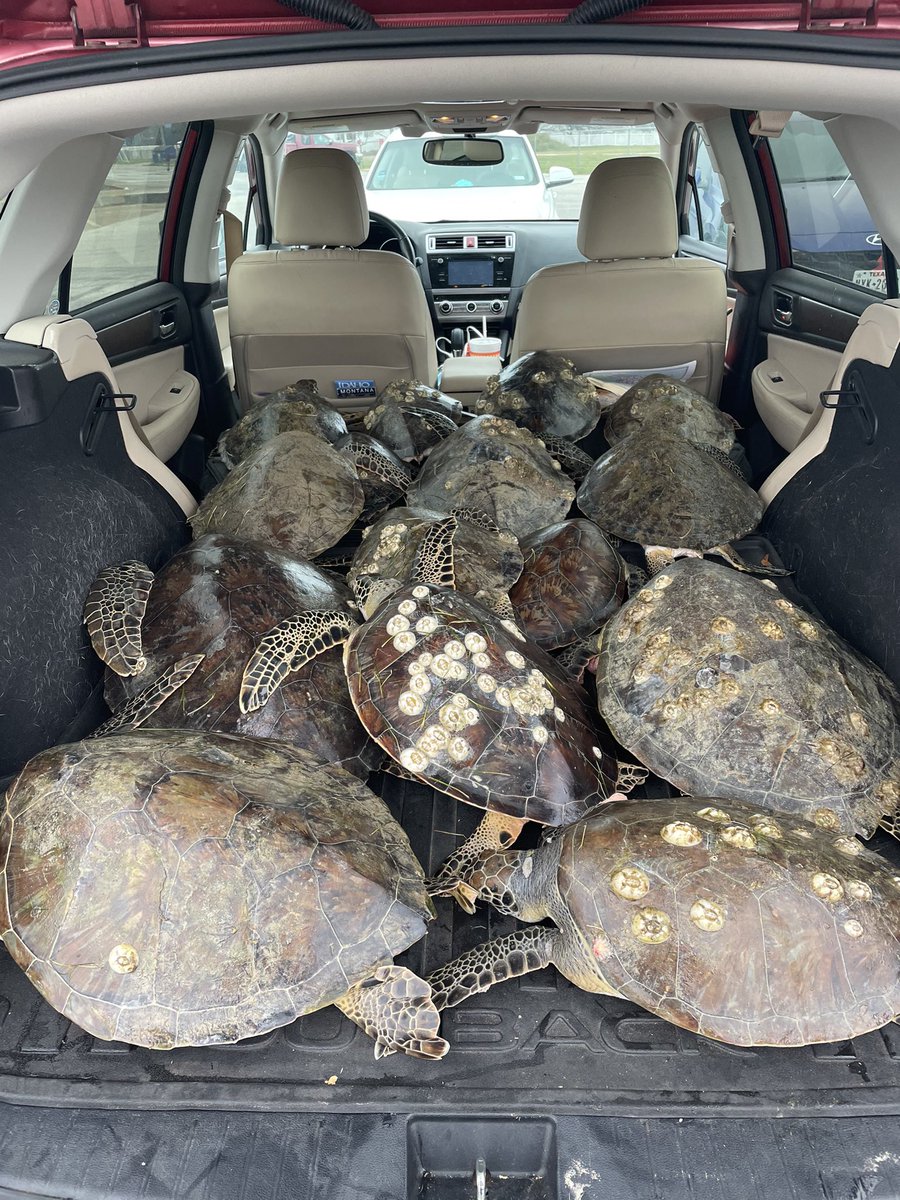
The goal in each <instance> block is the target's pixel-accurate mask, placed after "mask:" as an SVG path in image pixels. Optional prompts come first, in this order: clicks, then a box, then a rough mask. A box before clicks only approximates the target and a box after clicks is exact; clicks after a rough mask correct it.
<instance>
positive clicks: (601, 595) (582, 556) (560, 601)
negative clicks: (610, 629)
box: [509, 518, 628, 650]
mask: <svg viewBox="0 0 900 1200" xmlns="http://www.w3.org/2000/svg"><path fill="white" fill-rule="evenodd" d="M522 552H523V554H524V556H525V561H524V566H523V569H522V574H521V575H520V576H519V579H518V581H517V582H516V583H515V584H514V586H513V587H512V589H511V590H510V593H509V598H510V600H511V601H512V603H513V607H514V608H515V610H516V614H517V616H518V618H519V622H520V624H521V626H522V629H523V631H524V632H525V633H526V634H527V635H528V636H529V637H530V638H532V639H533V640H534V641H535V642H537V643H538V645H539V646H543V647H544V648H545V649H547V650H557V649H559V648H560V647H561V646H568V645H570V644H571V643H572V642H576V641H578V640H579V639H580V638H584V637H587V635H588V634H589V633H593V632H594V630H596V629H599V628H600V626H601V625H602V624H603V622H604V621H605V620H606V619H607V618H608V617H610V616H611V615H612V614H613V613H614V612H615V610H616V609H617V608H618V607H619V605H620V604H621V603H622V601H623V600H624V599H625V592H626V588H627V583H628V574H627V571H626V568H625V564H624V562H623V561H622V559H621V558H620V557H619V555H618V554H617V553H616V552H615V550H614V549H613V548H612V546H611V545H610V544H609V542H608V541H607V540H606V538H605V537H604V535H603V533H602V531H601V530H600V529H598V528H597V526H596V525H595V524H594V522H593V521H586V520H584V519H583V518H577V519H575V520H573V521H561V522H560V523H559V524H558V525H550V526H549V527H548V528H547V529H539V530H538V531H537V533H533V534H532V535H531V536H530V537H528V538H525V539H524V540H523V542H522Z"/></svg>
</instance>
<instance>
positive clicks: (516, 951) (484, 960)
mask: <svg viewBox="0 0 900 1200" xmlns="http://www.w3.org/2000/svg"><path fill="white" fill-rule="evenodd" d="M558 937H559V932H558V931H557V930H556V929H548V928H546V927H545V926H543V925H537V926H532V927H531V928H530V929H517V930H516V931H515V933H511V934H509V935H508V936H507V937H502V938H494V939H493V940H492V941H490V942H482V943H481V945H480V946H476V947H475V948H474V949H473V950H469V951H468V953H467V954H461V955H460V956H459V958H457V959H454V961H453V962H449V963H447V964H446V965H445V966H443V967H438V969H437V970H436V971H435V972H434V973H433V974H432V975H429V976H428V983H429V984H430V985H431V1000H432V1003H433V1004H434V1006H435V1008H436V1009H437V1010H438V1012H442V1011H443V1009H445V1008H453V1007H454V1006H455V1005H457V1004H462V1002H463V1000H468V998H469V997H470V996H476V995H478V993H479V992H486V991H487V990H488V988H492V987H493V986H494V984H495V983H503V981H504V980H505V979H516V978H518V976H520V975H528V974H529V973H530V972H531V971H540V970H541V968H542V967H548V966H550V964H551V962H552V961H553V951H554V945H555V942H556V939H557V938H558Z"/></svg>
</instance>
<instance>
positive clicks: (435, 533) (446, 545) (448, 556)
mask: <svg viewBox="0 0 900 1200" xmlns="http://www.w3.org/2000/svg"><path fill="white" fill-rule="evenodd" d="M458 528H459V522H458V521H457V519H456V517H445V518H444V519H443V520H442V521H435V523H434V524H433V525H432V526H431V528H430V529H429V530H428V532H427V533H426V534H425V536H424V537H423V538H422V541H421V544H420V546H419V549H418V552H417V554H416V561H415V563H414V564H413V569H412V578H413V582H415V583H431V584H434V585H435V586H436V587H443V588H454V587H455V586H456V570H455V567H454V551H453V537H454V534H455V533H456V531H457V529H458Z"/></svg>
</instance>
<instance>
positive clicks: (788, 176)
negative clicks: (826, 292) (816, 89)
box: [769, 113, 886, 293]
mask: <svg viewBox="0 0 900 1200" xmlns="http://www.w3.org/2000/svg"><path fill="white" fill-rule="evenodd" d="M769 147H770V149H771V152H772V158H773V160H774V163H775V169H776V171H777V172H778V180H779V183H780V184H781V194H782V197H783V199H784V209H785V216H786V218H787V225H788V232H789V235H790V243H791V256H792V258H793V262H794V265H795V266H798V267H806V268H809V269H811V270H814V271H820V272H821V273H822V274H824V275H831V276H833V277H834V278H836V279H842V280H846V281H847V282H848V283H854V284H856V285H857V286H858V287H864V288H868V289H869V290H870V291H873V292H881V293H884V292H885V291H886V286H885V274H884V261H883V259H882V254H881V238H880V236H879V234H878V230H877V229H876V228H875V222H874V221H873V220H872V217H871V216H870V214H869V210H868V208H867V207H866V203H865V201H864V200H863V198H862V196H861V195H860V192H859V188H858V187H857V186H856V183H855V182H854V180H853V177H852V176H851V174H850V170H849V168H848V166H847V164H846V163H845V162H844V159H843V157H842V156H841V153H840V151H839V150H838V148H837V146H836V145H835V144H834V141H833V140H832V137H831V134H830V133H829V132H828V128H827V126H826V125H825V123H824V122H823V121H817V120H815V119H814V118H813V117H807V116H805V115H804V114H802V113H794V115H793V116H792V117H791V119H790V120H789V121H788V123H787V124H786V125H785V127H784V131H783V133H782V134H781V136H780V137H777V138H771V139H770V140H769Z"/></svg>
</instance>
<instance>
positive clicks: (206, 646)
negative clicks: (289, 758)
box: [86, 534, 378, 778]
mask: <svg viewBox="0 0 900 1200" xmlns="http://www.w3.org/2000/svg"><path fill="white" fill-rule="evenodd" d="M113 598H115V602H113ZM86 614H87V620H88V623H89V630H90V634H91V641H92V643H93V646H94V649H95V650H96V652H97V654H98V655H99V656H100V658H101V659H103V661H104V662H106V663H107V664H108V669H107V675H106V699H107V702H108V703H109V706H110V708H111V709H112V710H113V712H114V713H116V714H117V716H115V717H114V718H113V720H112V722H110V726H109V727H112V728H123V727H126V726H127V727H131V728H134V727H136V726H138V725H140V724H142V723H144V722H147V723H149V724H151V725H154V726H157V727H160V726H161V727H165V728H170V729H172V728H174V729H178V728H184V729H208V730H217V731H218V732H220V733H247V734H253V735H255V736H257V737H269V738H277V739H278V740H279V741H285V742H290V743H291V744H292V745H294V746H302V747H303V748H305V749H307V750H309V751H310V752H311V753H312V755H313V756H314V757H315V758H316V759H317V760H318V761H319V762H331V763H336V764H338V765H339V766H343V767H345V768H346V769H347V770H350V771H352V772H353V773H354V774H356V775H359V776H361V777H362V778H365V777H366V776H367V775H368V773H369V771H370V770H371V769H372V768H374V767H375V766H376V765H377V757H378V754H377V749H376V747H375V746H374V745H373V743H372V742H371V741H370V740H369V738H368V737H367V736H366V732H365V730H364V729H363V728H362V726H361V725H360V723H359V721H358V720H357V717H356V714H355V712H354V710H353V706H352V704H351V702H350V696H349V694H348V691H347V682H346V678H345V676H344V668H343V664H342V661H341V651H340V649H338V648H337V646H338V643H339V641H341V640H342V639H343V638H344V637H345V636H346V634H347V632H348V631H349V630H350V629H352V628H353V627H354V626H355V625H356V624H357V621H358V616H357V613H356V604H355V602H354V600H353V595H352V593H351V591H350V589H349V588H348V587H347V586H346V585H345V584H344V583H343V581H341V580H339V579H337V578H336V577H335V576H334V575H331V574H330V573H328V572H326V571H322V570H320V569H319V568H318V567H317V566H314V565H313V564H312V563H308V562H298V561H296V560H294V559H292V558H289V557H288V556H287V555H285V554H281V553H280V552H279V551H277V550H270V549H268V548H267V547H265V546H262V545H260V544H258V543H255V542H240V541H236V540H235V539H234V538H228V537H224V536H223V535H222V534H207V535H206V536H205V537H202V538H199V539H198V540H197V541H196V542H191V543H189V544H188V545H187V546H185V547H183V549H181V550H180V551H179V552H178V553H177V554H176V555H175V556H174V558H172V559H170V560H169V562H168V563H167V564H166V565H165V566H164V567H163V568H162V570H161V571H159V572H158V573H157V575H156V577H155V578H154V576H153V574H152V572H151V571H150V570H149V569H148V568H147V567H145V566H143V564H140V563H125V564H122V565H121V566H114V567H107V568H106V569H105V570H104V571H102V572H101V574H100V576H99V577H98V579H97V580H96V582H95V583H94V585H93V587H92V588H91V592H90V595H89V598H88V602H87V605H86ZM283 621H284V622H288V621H292V622H295V623H296V625H297V628H298V630H299V631H303V632H304V635H305V638H306V642H305V646H304V644H303V643H302V640H301V642H300V644H298V647H297V651H296V656H295V659H294V661H293V670H292V673H291V677H290V679H289V680H286V681H285V684H284V686H283V687H281V688H279V689H278V692H277V694H275V695H273V696H272V699H271V701H270V702H269V703H268V704H266V705H265V706H264V707H262V708H260V709H258V710H257V711H255V712H253V713H244V712H242V711H241V709H240V705H239V703H238V698H239V695H240V688H241V680H242V679H243V673H244V669H245V667H246V666H247V663H248V662H249V660H250V658H251V657H252V655H253V654H254V653H255V651H256V650H257V648H258V647H259V646H260V644H261V642H262V640H263V639H264V638H265V636H266V635H267V634H268V633H269V631H270V630H271V629H272V627H273V626H275V625H277V624H279V623H280V622H283ZM329 647H331V649H329ZM193 656H199V659H200V661H199V662H198V664H197V666H196V667H195V668H194V669H193V671H191V673H190V674H189V676H188V678H187V679H186V680H184V681H182V683H181V686H180V688H178V689H177V690H174V689H173V693H172V694H171V695H162V694H161V693H162V692H163V690H164V689H163V688H161V687H160V680H167V679H169V677H170V676H169V674H168V672H170V669H171V665H172V664H173V663H179V662H183V661H185V660H188V659H190V658H191V657H193Z"/></svg>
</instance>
